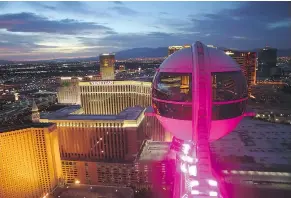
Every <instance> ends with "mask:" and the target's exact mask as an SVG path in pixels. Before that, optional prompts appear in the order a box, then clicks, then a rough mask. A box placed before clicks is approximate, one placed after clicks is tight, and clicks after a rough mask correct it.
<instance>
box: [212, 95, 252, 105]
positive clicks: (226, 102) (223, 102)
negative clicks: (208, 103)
mask: <svg viewBox="0 0 291 198" xmlns="http://www.w3.org/2000/svg"><path fill="white" fill-rule="evenodd" d="M247 99H248V98H247V97H246V98H242V99H239V100H230V101H221V102H218V101H216V102H212V103H213V104H218V105H219V104H232V103H238V102H242V101H245V100H247Z"/></svg>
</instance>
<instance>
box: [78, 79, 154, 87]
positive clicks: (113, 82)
mask: <svg viewBox="0 0 291 198" xmlns="http://www.w3.org/2000/svg"><path fill="white" fill-rule="evenodd" d="M108 85H143V86H149V87H151V86H152V82H148V81H140V80H127V79H125V80H93V81H80V82H79V86H108Z"/></svg>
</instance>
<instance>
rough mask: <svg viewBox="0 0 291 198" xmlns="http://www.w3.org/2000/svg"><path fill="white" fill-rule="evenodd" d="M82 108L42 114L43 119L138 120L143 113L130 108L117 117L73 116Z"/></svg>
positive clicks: (140, 109)
mask: <svg viewBox="0 0 291 198" xmlns="http://www.w3.org/2000/svg"><path fill="white" fill-rule="evenodd" d="M80 108H81V107H80V106H79V105H71V106H68V107H64V108H62V109H59V110H57V111H54V112H49V113H41V114H40V117H41V119H48V120H136V119H138V117H139V116H140V115H141V113H142V112H143V110H144V108H143V107H141V106H135V107H128V108H126V109H124V110H123V111H121V112H120V113H119V114H117V115H86V114H71V113H73V112H75V111H77V110H78V109H80Z"/></svg>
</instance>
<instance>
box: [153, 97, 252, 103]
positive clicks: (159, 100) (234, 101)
mask: <svg viewBox="0 0 291 198" xmlns="http://www.w3.org/2000/svg"><path fill="white" fill-rule="evenodd" d="M152 99H153V100H155V101H158V102H164V103H170V104H178V105H179V104H180V105H192V102H176V101H169V100H162V99H158V98H154V97H152ZM247 99H248V98H241V99H238V100H230V101H221V102H217V101H216V102H212V104H218V105H220V104H232V103H238V102H242V101H245V100H247Z"/></svg>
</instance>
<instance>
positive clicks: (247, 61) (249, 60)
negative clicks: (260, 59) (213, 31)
mask: <svg viewBox="0 0 291 198" xmlns="http://www.w3.org/2000/svg"><path fill="white" fill-rule="evenodd" d="M224 52H225V53H226V54H227V55H229V56H231V57H232V58H233V59H234V60H235V61H236V62H237V63H238V64H239V65H240V67H241V69H242V72H243V74H244V75H245V77H246V80H247V85H248V94H249V95H250V94H251V86H252V85H255V84H256V78H257V77H256V65H257V57H256V53H255V52H241V51H234V50H224Z"/></svg>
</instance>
